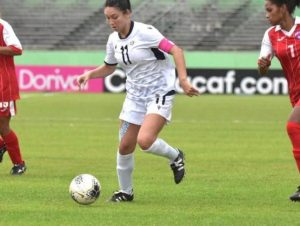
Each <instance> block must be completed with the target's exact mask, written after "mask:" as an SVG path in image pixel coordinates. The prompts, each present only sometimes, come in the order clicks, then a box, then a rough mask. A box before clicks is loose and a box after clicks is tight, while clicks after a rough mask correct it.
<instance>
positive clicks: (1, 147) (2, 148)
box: [0, 137, 6, 163]
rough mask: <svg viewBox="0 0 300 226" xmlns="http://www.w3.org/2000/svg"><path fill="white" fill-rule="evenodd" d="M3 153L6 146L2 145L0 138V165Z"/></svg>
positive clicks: (2, 141)
mask: <svg viewBox="0 0 300 226" xmlns="http://www.w3.org/2000/svg"><path fill="white" fill-rule="evenodd" d="M5 152H6V146H5V143H4V140H3V139H2V137H0V163H1V162H2V160H3V156H4V154H5Z"/></svg>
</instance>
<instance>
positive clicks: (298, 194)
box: [290, 186, 300, 202]
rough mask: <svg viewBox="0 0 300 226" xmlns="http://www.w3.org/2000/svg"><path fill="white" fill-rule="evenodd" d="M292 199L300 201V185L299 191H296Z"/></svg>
mask: <svg viewBox="0 0 300 226" xmlns="http://www.w3.org/2000/svg"><path fill="white" fill-rule="evenodd" d="M290 200H291V201H293V202H299V201H300V186H299V187H298V191H296V192H295V194H293V195H292V196H290Z"/></svg>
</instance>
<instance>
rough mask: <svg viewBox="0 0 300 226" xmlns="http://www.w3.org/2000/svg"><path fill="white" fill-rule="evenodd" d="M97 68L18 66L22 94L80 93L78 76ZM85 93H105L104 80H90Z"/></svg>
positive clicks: (84, 90)
mask: <svg viewBox="0 0 300 226" xmlns="http://www.w3.org/2000/svg"><path fill="white" fill-rule="evenodd" d="M93 68H95V67H77V66H76V67H74V66H17V67H16V73H17V78H18V81H19V87H20V91H22V92H74V91H78V90H79V88H78V85H77V82H76V78H77V76H78V75H80V74H82V73H84V72H85V71H87V70H91V69H93ZM82 91H83V92H103V91H104V86H103V79H93V80H90V81H89V82H88V83H87V84H86V86H85V87H84V89H83V90H82Z"/></svg>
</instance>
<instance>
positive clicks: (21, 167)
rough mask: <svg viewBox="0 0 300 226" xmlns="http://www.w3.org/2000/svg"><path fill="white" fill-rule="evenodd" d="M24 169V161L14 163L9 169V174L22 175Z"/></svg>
mask: <svg viewBox="0 0 300 226" xmlns="http://www.w3.org/2000/svg"><path fill="white" fill-rule="evenodd" d="M25 171H26V166H25V162H23V163H21V164H15V165H14V166H13V168H12V169H11V171H10V174H11V175H22V174H23V173H25Z"/></svg>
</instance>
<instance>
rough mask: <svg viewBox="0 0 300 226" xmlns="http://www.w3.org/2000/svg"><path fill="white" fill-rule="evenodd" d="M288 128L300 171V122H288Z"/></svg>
mask: <svg viewBox="0 0 300 226" xmlns="http://www.w3.org/2000/svg"><path fill="white" fill-rule="evenodd" d="M286 129H287V132H288V135H289V137H290V139H291V142H292V145H293V154H294V158H295V160H296V164H297V167H298V170H299V172H300V124H299V123H296V122H288V123H287V125H286Z"/></svg>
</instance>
